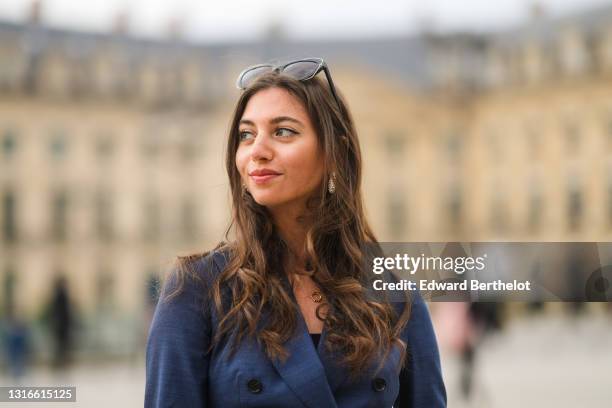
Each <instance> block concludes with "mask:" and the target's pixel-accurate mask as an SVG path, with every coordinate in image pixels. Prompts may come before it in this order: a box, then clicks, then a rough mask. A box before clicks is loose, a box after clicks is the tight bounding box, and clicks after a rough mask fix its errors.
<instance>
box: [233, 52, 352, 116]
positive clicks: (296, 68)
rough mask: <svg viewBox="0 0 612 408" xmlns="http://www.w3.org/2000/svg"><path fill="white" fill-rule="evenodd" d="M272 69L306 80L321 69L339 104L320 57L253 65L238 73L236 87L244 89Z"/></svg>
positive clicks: (328, 74)
mask: <svg viewBox="0 0 612 408" xmlns="http://www.w3.org/2000/svg"><path fill="white" fill-rule="evenodd" d="M272 71H275V72H278V73H283V74H285V75H288V76H290V77H291V78H294V79H297V80H299V81H308V80H309V79H311V78H314V76H315V75H317V74H318V73H319V72H321V71H323V72H325V77H326V78H327V83H329V89H330V90H331V93H332V95H333V96H334V99H335V100H336V103H338V106H339V105H340V102H339V100H338V95H337V94H336V88H335V87H334V82H333V81H332V77H331V74H330V73H329V68H328V67H327V64H326V63H325V61H324V60H323V59H322V58H303V59H299V60H294V61H289V62H286V63H283V64H280V65H278V64H272V63H266V64H258V65H253V66H250V67H248V68H246V69H245V70H243V71H242V72H241V73H240V75H238V80H237V81H236V86H237V87H238V89H246V88H247V87H248V86H249V85H250V84H252V83H253V82H254V81H255V80H256V79H257V78H259V77H260V76H262V75H263V74H266V73H268V72H272Z"/></svg>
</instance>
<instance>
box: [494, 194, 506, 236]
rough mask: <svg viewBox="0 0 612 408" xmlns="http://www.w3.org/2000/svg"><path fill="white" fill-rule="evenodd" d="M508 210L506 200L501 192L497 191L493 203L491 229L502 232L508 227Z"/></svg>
mask: <svg viewBox="0 0 612 408" xmlns="http://www.w3.org/2000/svg"><path fill="white" fill-rule="evenodd" d="M507 217H508V210H507V207H506V202H505V200H504V198H503V197H502V194H501V193H500V192H495V193H494V195H493V200H492V203H491V229H492V230H493V232H494V233H497V234H502V233H504V232H506V230H507V228H508V219H507Z"/></svg>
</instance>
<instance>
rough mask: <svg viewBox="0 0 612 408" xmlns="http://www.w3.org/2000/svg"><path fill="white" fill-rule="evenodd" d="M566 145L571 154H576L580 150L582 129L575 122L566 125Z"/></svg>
mask: <svg viewBox="0 0 612 408" xmlns="http://www.w3.org/2000/svg"><path fill="white" fill-rule="evenodd" d="M564 133H565V143H566V148H567V151H568V152H569V154H576V153H577V152H578V150H579V149H580V127H579V126H578V124H577V123H576V122H574V121H568V122H566V123H565V128H564Z"/></svg>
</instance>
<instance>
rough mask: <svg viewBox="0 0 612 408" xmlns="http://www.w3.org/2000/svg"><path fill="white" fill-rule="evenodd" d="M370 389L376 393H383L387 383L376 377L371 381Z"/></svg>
mask: <svg viewBox="0 0 612 408" xmlns="http://www.w3.org/2000/svg"><path fill="white" fill-rule="evenodd" d="M372 388H373V389H374V391H376V392H381V391H384V390H385V388H387V382H386V381H385V379H384V378H380V377H377V378H375V379H373V380H372Z"/></svg>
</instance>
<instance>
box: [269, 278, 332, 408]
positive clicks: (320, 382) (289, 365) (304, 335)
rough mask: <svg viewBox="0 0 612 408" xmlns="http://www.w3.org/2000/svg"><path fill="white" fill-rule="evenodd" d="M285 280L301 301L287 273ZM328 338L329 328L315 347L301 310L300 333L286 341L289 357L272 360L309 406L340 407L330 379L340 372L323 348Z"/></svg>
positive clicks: (299, 318)
mask: <svg viewBox="0 0 612 408" xmlns="http://www.w3.org/2000/svg"><path fill="white" fill-rule="evenodd" d="M282 280H283V284H284V285H285V288H286V289H287V290H288V291H289V294H290V296H291V298H292V299H293V300H294V301H295V302H296V304H297V301H296V299H295V296H294V294H293V289H292V288H291V285H290V284H289V280H288V279H287V277H286V276H283V278H282ZM324 337H325V327H324V328H323V332H322V333H321V339H320V340H319V345H318V347H317V349H316V350H315V348H314V345H313V343H312V339H311V338H310V334H309V333H308V327H307V326H306V322H305V320H304V318H303V316H302V314H301V313H300V312H299V311H298V316H297V331H296V334H295V336H293V337H292V338H291V339H290V340H289V341H288V342H287V344H285V347H286V348H287V351H288V353H289V356H288V357H287V360H285V362H284V363H282V362H281V361H279V360H278V359H272V364H274V366H275V367H276V370H277V371H278V373H279V374H280V376H281V377H282V378H283V380H284V381H285V382H286V383H287V385H288V386H289V388H291V390H292V391H293V392H294V393H295V394H296V395H297V396H298V397H299V398H300V400H301V401H302V402H303V403H304V405H305V406H307V407H309V408H328V407H329V408H337V404H336V400H335V399H334V395H333V393H332V390H331V388H330V384H329V382H328V379H329V378H333V377H330V375H337V373H336V371H335V369H334V367H331V366H330V364H329V363H330V362H331V360H330V358H331V356H328V355H327V353H326V352H325V350H324V347H322V344H323V339H324ZM324 364H325V366H324Z"/></svg>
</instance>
